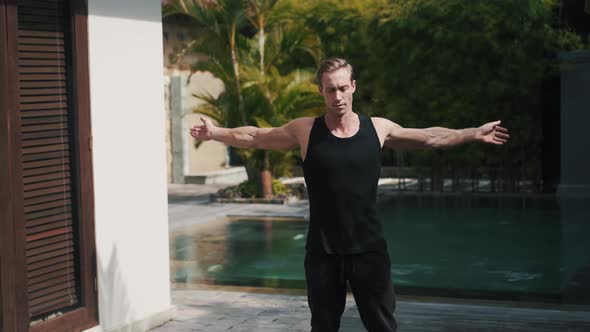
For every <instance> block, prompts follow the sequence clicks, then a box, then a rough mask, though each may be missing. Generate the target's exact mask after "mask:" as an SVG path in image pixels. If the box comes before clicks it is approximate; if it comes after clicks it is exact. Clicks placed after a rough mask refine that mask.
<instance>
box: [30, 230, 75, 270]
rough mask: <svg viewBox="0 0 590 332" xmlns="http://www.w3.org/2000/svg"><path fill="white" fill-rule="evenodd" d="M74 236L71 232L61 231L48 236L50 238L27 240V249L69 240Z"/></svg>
mask: <svg viewBox="0 0 590 332" xmlns="http://www.w3.org/2000/svg"><path fill="white" fill-rule="evenodd" d="M72 238H73V235H72V233H71V232H65V233H61V234H58V235H56V236H53V237H48V238H43V239H41V240H35V241H30V242H27V243H26V249H27V250H32V249H34V248H39V247H43V246H48V245H51V244H54V243H58V242H64V241H68V240H70V239H72ZM64 257H65V256H64ZM60 262H61V261H60ZM32 270H35V269H29V271H32Z"/></svg>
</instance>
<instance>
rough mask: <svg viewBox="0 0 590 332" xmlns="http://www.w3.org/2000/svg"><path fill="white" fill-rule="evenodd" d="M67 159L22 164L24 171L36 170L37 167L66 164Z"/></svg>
mask: <svg viewBox="0 0 590 332" xmlns="http://www.w3.org/2000/svg"><path fill="white" fill-rule="evenodd" d="M67 160H68V159H67V158H55V159H47V160H40V161H31V162H27V163H24V164H23V166H24V167H23V169H24V171H27V170H32V169H36V168H39V167H48V166H55V165H62V164H64V162H67Z"/></svg>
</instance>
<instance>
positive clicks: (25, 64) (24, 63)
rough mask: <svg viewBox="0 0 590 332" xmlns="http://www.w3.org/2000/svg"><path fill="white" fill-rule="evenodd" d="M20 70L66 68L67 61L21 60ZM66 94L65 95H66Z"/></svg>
mask: <svg viewBox="0 0 590 332" xmlns="http://www.w3.org/2000/svg"><path fill="white" fill-rule="evenodd" d="M18 64H19V68H20V70H22V68H35V67H44V66H47V67H64V68H65V65H66V63H65V61H64V60H63V59H45V60H44V59H29V60H25V59H21V60H20V61H19V62H18ZM64 94H65V93H64Z"/></svg>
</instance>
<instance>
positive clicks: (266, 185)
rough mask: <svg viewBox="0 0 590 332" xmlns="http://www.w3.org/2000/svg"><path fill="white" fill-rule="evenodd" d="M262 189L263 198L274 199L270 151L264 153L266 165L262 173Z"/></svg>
mask: <svg viewBox="0 0 590 332" xmlns="http://www.w3.org/2000/svg"><path fill="white" fill-rule="evenodd" d="M260 187H261V188H262V197H264V198H271V197H272V172H271V171H270V160H269V159H268V151H264V163H263V165H262V170H261V171H260Z"/></svg>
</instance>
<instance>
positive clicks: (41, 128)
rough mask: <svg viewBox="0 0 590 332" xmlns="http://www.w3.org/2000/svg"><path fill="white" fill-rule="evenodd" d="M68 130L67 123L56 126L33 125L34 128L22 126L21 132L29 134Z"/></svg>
mask: <svg viewBox="0 0 590 332" xmlns="http://www.w3.org/2000/svg"><path fill="white" fill-rule="evenodd" d="M67 128H68V124H67V122H64V123H58V124H50V125H35V126H23V128H22V132H23V133H29V132H34V131H47V130H58V129H61V130H64V129H67Z"/></svg>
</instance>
